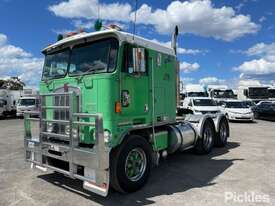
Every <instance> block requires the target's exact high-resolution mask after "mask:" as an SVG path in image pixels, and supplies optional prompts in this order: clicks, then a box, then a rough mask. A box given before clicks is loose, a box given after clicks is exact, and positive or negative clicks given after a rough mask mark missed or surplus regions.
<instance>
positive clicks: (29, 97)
mask: <svg viewBox="0 0 275 206" xmlns="http://www.w3.org/2000/svg"><path fill="white" fill-rule="evenodd" d="M38 110H39V96H38V93H37V92H36V91H35V90H33V89H24V90H23V94H22V96H21V97H20V98H19V100H18V102H17V106H16V116H17V117H20V118H22V117H24V113H25V112H26V111H38Z"/></svg>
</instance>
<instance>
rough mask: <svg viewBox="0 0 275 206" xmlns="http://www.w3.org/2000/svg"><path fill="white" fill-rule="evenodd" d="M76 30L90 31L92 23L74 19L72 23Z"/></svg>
mask: <svg viewBox="0 0 275 206" xmlns="http://www.w3.org/2000/svg"><path fill="white" fill-rule="evenodd" d="M72 23H73V25H74V26H75V27H76V28H82V29H90V28H93V27H94V21H83V20H81V19H76V20H73V21H72Z"/></svg>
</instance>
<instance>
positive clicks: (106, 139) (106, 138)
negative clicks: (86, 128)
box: [104, 129, 112, 143]
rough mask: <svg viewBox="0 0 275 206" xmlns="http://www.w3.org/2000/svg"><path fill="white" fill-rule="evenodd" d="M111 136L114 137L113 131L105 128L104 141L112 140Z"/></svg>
mask: <svg viewBox="0 0 275 206" xmlns="http://www.w3.org/2000/svg"><path fill="white" fill-rule="evenodd" d="M111 138H112V133H111V132H110V131H109V130H108V129H105V130H104V142H105V143H108V142H109V141H111Z"/></svg>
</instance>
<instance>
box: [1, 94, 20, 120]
mask: <svg viewBox="0 0 275 206" xmlns="http://www.w3.org/2000/svg"><path fill="white" fill-rule="evenodd" d="M21 93H22V91H21V90H10V89H0V117H2V118H3V117H6V116H9V115H14V116H15V115H16V104H17V101H18V99H19V98H20V96H21Z"/></svg>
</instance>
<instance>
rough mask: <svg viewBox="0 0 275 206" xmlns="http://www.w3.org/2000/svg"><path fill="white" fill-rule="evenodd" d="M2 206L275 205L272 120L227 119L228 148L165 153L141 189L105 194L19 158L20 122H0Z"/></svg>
mask: <svg viewBox="0 0 275 206" xmlns="http://www.w3.org/2000/svg"><path fill="white" fill-rule="evenodd" d="M0 128H1V133H0V206H6V205H7V206H8V205H9V206H14V205H20V206H31V205H39V206H43V205H52V206H63V205H64V206H65V205H66V206H70V205H73V206H75V205H77V206H82V205H85V206H86V205H120V206H123V205H132V206H134V205H151V204H155V205H165V206H167V205H173V206H176V205H180V206H183V205H204V206H206V205H211V206H213V205H214V206H215V205H217V206H220V205H275V172H274V171H275V158H274V157H275V122H268V121H260V120H259V121H257V123H230V128H231V137H230V140H229V144H228V146H227V147H226V148H215V149H214V150H213V152H212V153H211V154H209V155H205V156H198V155H194V154H193V153H192V152H191V151H189V152H184V153H181V154H175V155H172V156H169V157H168V158H167V160H165V161H162V162H161V164H160V166H159V167H158V168H155V169H154V170H153V171H152V173H151V178H150V180H149V182H148V183H147V185H146V186H145V187H144V188H143V189H141V190H140V191H138V192H136V193H132V194H128V195H125V194H124V195H122V194H119V193H117V192H114V191H111V192H110V194H109V196H108V197H107V198H103V197H100V196H97V195H95V194H92V193H89V192H87V191H85V190H83V189H82V183H81V182H80V181H77V180H72V179H70V178H67V177H64V176H62V175H59V174H56V173H43V172H40V171H37V170H32V169H30V165H29V164H27V163H25V162H24V160H23V154H24V153H23V120H19V119H9V120H0Z"/></svg>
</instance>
